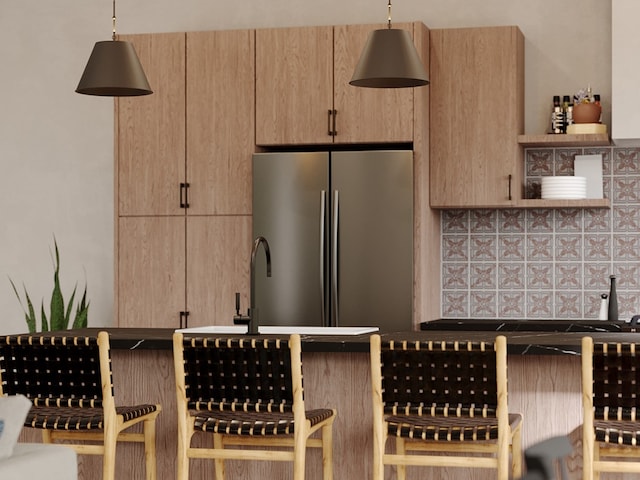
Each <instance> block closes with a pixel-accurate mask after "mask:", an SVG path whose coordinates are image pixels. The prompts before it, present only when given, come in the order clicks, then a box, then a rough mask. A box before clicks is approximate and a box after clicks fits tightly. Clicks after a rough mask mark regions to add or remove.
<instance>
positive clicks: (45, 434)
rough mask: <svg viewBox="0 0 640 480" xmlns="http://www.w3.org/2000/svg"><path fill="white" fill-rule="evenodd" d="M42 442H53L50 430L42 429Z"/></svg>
mask: <svg viewBox="0 0 640 480" xmlns="http://www.w3.org/2000/svg"><path fill="white" fill-rule="evenodd" d="M42 442H43V443H53V440H52V439H51V430H42Z"/></svg>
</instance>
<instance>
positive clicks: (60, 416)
mask: <svg viewBox="0 0 640 480" xmlns="http://www.w3.org/2000/svg"><path fill="white" fill-rule="evenodd" d="M156 411H158V406H157V405H136V406H131V407H129V406H125V407H116V415H118V416H120V417H122V420H123V422H130V421H132V420H135V419H137V418H141V417H144V416H146V415H149V414H151V413H153V412H156ZM25 425H27V426H29V427H31V428H42V429H47V430H104V427H105V423H104V410H103V409H102V408H79V407H37V406H34V407H32V408H31V410H30V411H29V413H28V414H27V418H26V420H25Z"/></svg>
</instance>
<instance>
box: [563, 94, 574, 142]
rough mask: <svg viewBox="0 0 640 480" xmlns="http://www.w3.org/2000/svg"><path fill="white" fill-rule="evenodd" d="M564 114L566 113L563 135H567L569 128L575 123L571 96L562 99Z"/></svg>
mask: <svg viewBox="0 0 640 480" xmlns="http://www.w3.org/2000/svg"><path fill="white" fill-rule="evenodd" d="M562 112H563V113H564V124H563V128H562V133H567V127H568V126H569V125H571V124H572V123H573V104H572V103H571V96H569V95H565V96H564V97H562Z"/></svg>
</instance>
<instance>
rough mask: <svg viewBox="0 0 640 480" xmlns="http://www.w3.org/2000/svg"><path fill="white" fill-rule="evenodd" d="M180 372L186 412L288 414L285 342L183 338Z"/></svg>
mask: <svg viewBox="0 0 640 480" xmlns="http://www.w3.org/2000/svg"><path fill="white" fill-rule="evenodd" d="M210 342H214V343H215V347H216V348H211V346H212V345H210ZM184 369H185V377H184V378H185V387H186V395H187V399H188V402H189V408H190V409H194V410H200V409H205V410H210V409H211V404H213V405H216V408H219V409H221V410H235V409H241V410H251V411H270V410H272V409H277V410H279V411H288V412H290V411H292V408H293V387H292V380H291V352H290V349H289V342H288V340H279V339H250V338H247V339H242V338H229V339H223V338H215V339H206V338H204V339H203V338H186V337H185V338H184Z"/></svg>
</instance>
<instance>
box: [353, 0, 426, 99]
mask: <svg viewBox="0 0 640 480" xmlns="http://www.w3.org/2000/svg"><path fill="white" fill-rule="evenodd" d="M387 8H388V12H389V13H388V25H387V28H386V29H381V30H374V31H373V32H371V33H370V34H369V38H368V39H367V43H366V45H365V46H364V49H363V50H362V53H361V54H360V60H359V61H358V65H357V66H356V69H355V72H354V73H353V77H352V78H351V81H350V82H349V84H351V85H354V86H356V87H371V88H404V87H420V86H422V85H428V84H429V80H428V79H427V72H426V71H425V69H424V65H423V64H422V61H421V60H420V57H419V56H418V52H417V51H416V47H415V45H414V44H413V40H412V39H411V35H410V34H409V32H407V31H406V30H400V29H397V28H391V0H389V3H388V5H387Z"/></svg>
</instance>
